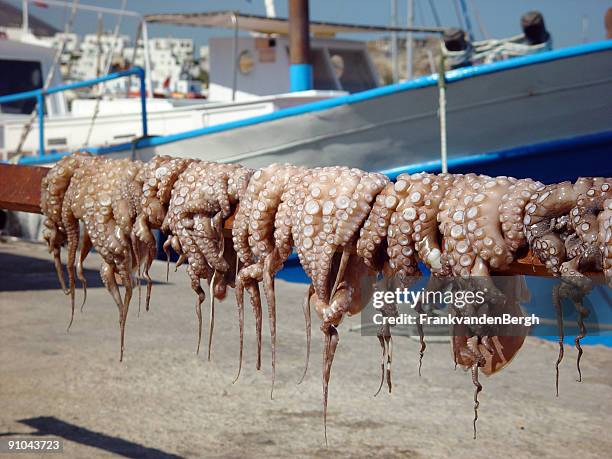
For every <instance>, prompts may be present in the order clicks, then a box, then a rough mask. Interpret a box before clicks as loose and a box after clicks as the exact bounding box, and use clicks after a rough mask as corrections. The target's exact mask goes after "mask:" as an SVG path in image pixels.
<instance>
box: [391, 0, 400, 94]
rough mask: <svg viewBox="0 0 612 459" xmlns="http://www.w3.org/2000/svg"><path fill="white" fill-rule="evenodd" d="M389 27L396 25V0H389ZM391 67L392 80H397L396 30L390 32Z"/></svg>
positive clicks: (395, 81)
mask: <svg viewBox="0 0 612 459" xmlns="http://www.w3.org/2000/svg"><path fill="white" fill-rule="evenodd" d="M391 27H397V0H391ZM391 66H392V67H391V68H392V72H393V82H394V83H397V82H398V80H399V63H398V60H397V32H396V31H393V32H391Z"/></svg>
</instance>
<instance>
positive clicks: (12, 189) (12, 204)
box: [0, 164, 601, 277]
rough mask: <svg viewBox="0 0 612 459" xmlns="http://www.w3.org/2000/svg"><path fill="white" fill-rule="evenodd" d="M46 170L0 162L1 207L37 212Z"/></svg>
mask: <svg viewBox="0 0 612 459" xmlns="http://www.w3.org/2000/svg"><path fill="white" fill-rule="evenodd" d="M47 172H49V169H48V168H46V167H36V166H19V165H12V164H0V209H7V210H18V211H22V212H31V213H37V214H40V213H41V210H40V182H41V180H42V178H43V177H44V176H45V175H47ZM233 223H234V216H233V215H232V216H231V217H230V218H228V219H227V220H226V221H225V227H224V229H225V231H224V233H225V236H226V237H227V238H230V239H231V230H232V225H233ZM496 274H501V275H513V274H525V275H528V276H546V277H549V276H551V274H550V273H549V272H548V271H547V270H546V268H545V267H544V266H543V265H542V264H541V263H540V261H539V260H538V259H537V258H535V257H534V256H533V255H531V253H528V254H527V255H526V256H525V257H522V258H520V259H518V260H516V261H515V262H514V263H512V264H511V265H510V268H509V269H507V270H505V271H502V272H499V273H496ZM600 274H601V273H592V274H591V273H589V275H595V276H597V275H600Z"/></svg>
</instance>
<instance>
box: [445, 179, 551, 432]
mask: <svg viewBox="0 0 612 459" xmlns="http://www.w3.org/2000/svg"><path fill="white" fill-rule="evenodd" d="M540 187H541V185H540V184H539V183H537V182H533V181H531V180H517V179H514V178H511V177H496V178H493V177H487V176H476V175H474V174H468V175H465V176H462V177H458V178H457V179H456V180H455V182H454V183H453V186H452V187H451V188H450V189H449V191H448V193H447V194H446V196H445V197H444V198H443V200H442V201H441V203H440V210H441V211H440V213H439V214H438V220H439V222H440V231H441V232H442V234H443V237H444V253H443V255H442V257H441V259H442V264H443V265H447V266H448V267H449V269H450V271H451V272H452V273H453V275H454V276H456V277H455V278H454V282H453V283H455V284H457V283H458V284H459V285H460V287H461V289H462V290H463V291H466V290H468V291H469V290H472V291H481V292H484V294H485V302H484V303H483V304H480V305H478V306H476V305H474V304H472V305H467V306H466V307H465V308H461V309H458V308H453V310H454V312H455V313H456V314H459V315H467V316H471V317H474V316H479V315H483V314H487V315H490V314H491V313H492V311H494V310H499V309H503V308H507V307H508V301H509V299H508V298H506V297H505V295H504V294H503V293H502V292H501V291H500V290H499V289H498V288H497V286H496V285H495V283H494V282H493V280H492V279H491V277H490V272H491V271H492V270H495V271H503V270H505V269H507V267H508V266H509V264H510V263H511V262H512V261H513V260H514V257H515V252H516V251H517V250H518V249H519V248H520V247H521V246H522V245H523V244H524V243H525V241H524V240H522V239H521V236H520V234H522V223H521V222H522V213H523V208H524V205H525V202H526V201H527V199H528V197H529V196H531V194H532V193H533V191H535V190H536V189H538V188H540ZM468 332H469V334H468V335H469V339H467V341H465V342H462V340H457V339H454V340H453V355H454V356H455V363H459V361H461V363H462V365H464V366H467V367H469V368H470V369H471V372H472V382H473V384H474V386H475V392H474V436H476V420H477V419H478V406H479V402H478V394H479V392H480V391H481V390H482V386H481V384H480V383H479V381H478V372H479V368H482V367H484V366H485V364H486V362H487V358H486V353H488V354H491V355H492V356H493V358H497V357H495V354H496V353H498V352H499V351H498V349H496V348H495V347H494V346H493V345H492V340H493V339H494V337H496V338H497V339H498V340H499V341H500V342H501V343H502V345H503V346H502V348H503V347H506V345H507V347H508V348H510V347H511V346H513V345H514V343H513V342H512V341H513V340H512V337H507V336H493V335H490V334H488V333H487V332H486V330H484V329H482V328H480V327H478V326H476V327H471V328H470V330H468ZM508 341H509V342H508ZM521 344H522V341H521Z"/></svg>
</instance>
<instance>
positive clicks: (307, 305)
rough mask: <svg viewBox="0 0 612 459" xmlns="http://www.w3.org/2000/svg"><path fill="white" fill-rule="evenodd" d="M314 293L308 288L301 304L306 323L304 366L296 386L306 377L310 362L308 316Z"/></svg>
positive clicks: (309, 323) (309, 317)
mask: <svg viewBox="0 0 612 459" xmlns="http://www.w3.org/2000/svg"><path fill="white" fill-rule="evenodd" d="M313 293H314V288H313V287H312V285H309V286H308V291H307V292H306V295H305V297H304V301H303V303H302V309H303V310H304V321H305V323H306V363H305V365H304V373H302V377H301V378H300V380H299V381H298V384H301V383H302V381H304V378H305V377H306V373H307V372H308V361H309V360H310V341H311V323H312V322H311V315H310V297H311V296H312V294H313Z"/></svg>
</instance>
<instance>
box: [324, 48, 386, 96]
mask: <svg viewBox="0 0 612 459" xmlns="http://www.w3.org/2000/svg"><path fill="white" fill-rule="evenodd" d="M329 54H330V56H331V61H332V65H333V66H334V71H335V72H336V75H338V79H339V80H340V84H341V86H342V89H343V90H345V91H348V92H359V91H365V90H366V89H371V88H375V87H376V78H375V76H374V75H373V73H372V69H371V68H370V66H369V64H368V61H367V59H366V56H365V53H364V52H363V51H362V50H350V49H333V48H330V49H329Z"/></svg>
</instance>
